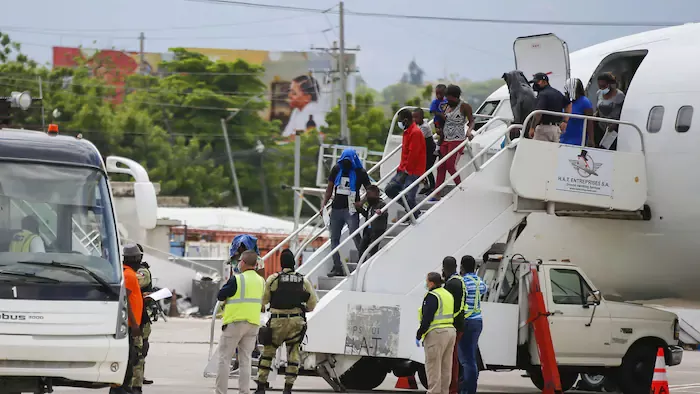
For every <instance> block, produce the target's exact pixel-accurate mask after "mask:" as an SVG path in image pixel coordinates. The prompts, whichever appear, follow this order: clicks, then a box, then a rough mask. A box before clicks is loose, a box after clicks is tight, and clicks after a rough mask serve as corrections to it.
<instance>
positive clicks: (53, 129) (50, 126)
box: [49, 123, 58, 134]
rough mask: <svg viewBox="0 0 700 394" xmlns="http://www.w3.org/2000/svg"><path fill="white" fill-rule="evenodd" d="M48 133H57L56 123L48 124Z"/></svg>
mask: <svg viewBox="0 0 700 394" xmlns="http://www.w3.org/2000/svg"><path fill="white" fill-rule="evenodd" d="M49 134H58V125H57V124H54V123H51V124H50V125H49Z"/></svg>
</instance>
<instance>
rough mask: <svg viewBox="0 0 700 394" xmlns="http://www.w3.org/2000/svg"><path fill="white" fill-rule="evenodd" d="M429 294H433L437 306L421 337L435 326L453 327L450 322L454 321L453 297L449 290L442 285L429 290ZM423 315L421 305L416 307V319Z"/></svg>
mask: <svg viewBox="0 0 700 394" xmlns="http://www.w3.org/2000/svg"><path fill="white" fill-rule="evenodd" d="M429 293H430V294H433V295H434V296H435V297H436V298H437V300H438V307H437V310H436V311H435V316H434V317H433V321H432V322H431V323H430V327H428V330H427V331H426V332H425V334H423V337H422V338H425V336H426V335H428V333H429V332H430V331H432V330H434V329H436V328H450V327H454V326H453V325H452V324H453V322H454V312H453V310H454V302H455V301H454V297H452V294H450V292H449V291H447V290H445V288H444V287H438V288H436V289H433V290H430V291H429ZM422 316H423V307H422V306H421V307H420V308H418V321H420V320H421V318H422Z"/></svg>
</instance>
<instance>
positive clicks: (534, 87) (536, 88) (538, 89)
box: [532, 83, 542, 92]
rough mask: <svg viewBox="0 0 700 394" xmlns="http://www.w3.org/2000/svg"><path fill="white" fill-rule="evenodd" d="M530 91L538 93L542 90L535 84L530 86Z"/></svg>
mask: <svg viewBox="0 0 700 394" xmlns="http://www.w3.org/2000/svg"><path fill="white" fill-rule="evenodd" d="M532 90H534V91H535V92H539V91H540V90H542V88H541V87H540V85H539V84H536V83H535V84H532Z"/></svg>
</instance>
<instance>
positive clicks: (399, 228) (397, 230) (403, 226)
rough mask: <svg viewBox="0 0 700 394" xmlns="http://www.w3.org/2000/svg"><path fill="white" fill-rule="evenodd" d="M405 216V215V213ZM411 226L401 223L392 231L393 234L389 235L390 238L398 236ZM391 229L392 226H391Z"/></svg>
mask: <svg viewBox="0 0 700 394" xmlns="http://www.w3.org/2000/svg"><path fill="white" fill-rule="evenodd" d="M404 215H405V213H404ZM408 226H410V225H409V224H408V223H405V222H404V223H401V224H399V225H398V226H396V228H395V229H393V230H391V232H389V233H387V236H388V237H396V236H397V235H399V234H401V232H402V231H403V230H405V229H407V228H408ZM390 227H391V226H390Z"/></svg>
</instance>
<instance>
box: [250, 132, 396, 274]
mask: <svg viewBox="0 0 700 394" xmlns="http://www.w3.org/2000/svg"><path fill="white" fill-rule="evenodd" d="M400 150H401V145H399V146H397V147H396V149H394V150H392V151H391V152H390V153H389V154H388V155H386V157H383V158H382V159H381V160H379V161H378V162H377V164H375V165H373V166H372V168H370V169H369V170H368V171H367V174H368V175H369V174H371V173H373V172H374V171H375V170H377V169H379V168H380V167H381V166H382V164H384V163H385V162H386V161H387V160H389V159H390V158H391V157H392V156H394V155H395V154H396V153H397V152H399V151H400ZM397 167H398V166H397ZM394 171H396V168H394ZM392 173H393V171H392V172H390V173H388V174H386V175H385V176H384V177H382V179H381V180H380V181H379V182H377V183H382V182H383V181H385V180H386V179H387V178H388V177H389V175H390V174H392ZM330 206H331V203H328V204H326V206H324V207H323V208H321V210H320V211H318V212H316V214H315V215H314V216H312V217H311V218H310V219H309V220H307V221H306V222H304V224H302V225H301V226H299V228H298V229H296V230H295V231H293V232H292V233H291V234H289V235H288V236H287V238H285V239H284V240H282V241H281V242H280V243H278V244H277V246H275V247H274V248H272V249H271V250H270V251H269V252H267V253H265V256H263V257H262V259H263V261H265V260H267V259H268V258H270V257H271V256H272V255H273V254H274V253H275V252H277V251H278V250H280V249H281V248H282V246H284V245H286V244H287V243H289V241H291V239H292V238H294V237H296V236H297V235H298V234H300V233H301V232H302V231H303V230H304V229H306V228H307V227H309V226H310V225H311V224H312V223H313V222H314V221H315V220H316V219H318V218H320V217H321V214H322V212H323V210H325V209H328V208H329V207H330ZM325 229H326V224H325V223H324V224H323V226H322V230H321V231H319V232H318V233H317V235H313V234H310V235H309V237H307V238H306V239H305V240H304V241H305V244H306V245H308V244H309V243H311V242H313V241H314V240H315V239H316V238H318V237H319V236H320V235H321V234H323V230H325ZM309 239H310V240H309ZM306 241H308V242H306ZM299 250H304V249H299Z"/></svg>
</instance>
